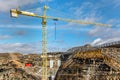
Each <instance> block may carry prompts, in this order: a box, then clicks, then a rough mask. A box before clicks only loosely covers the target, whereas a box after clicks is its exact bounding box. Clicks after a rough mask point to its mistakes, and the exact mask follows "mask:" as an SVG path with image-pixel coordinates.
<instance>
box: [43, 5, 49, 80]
mask: <svg viewBox="0 0 120 80" xmlns="http://www.w3.org/2000/svg"><path fill="white" fill-rule="evenodd" d="M46 9H47V6H44V12H43V18H42V80H47V64H48V61H47V27H46V23H47V22H46Z"/></svg>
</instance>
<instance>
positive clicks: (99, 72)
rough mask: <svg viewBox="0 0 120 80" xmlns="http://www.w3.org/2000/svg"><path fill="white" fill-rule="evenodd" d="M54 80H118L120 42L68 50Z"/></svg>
mask: <svg viewBox="0 0 120 80" xmlns="http://www.w3.org/2000/svg"><path fill="white" fill-rule="evenodd" d="M63 56H64V57H68V56H69V57H68V58H67V59H65V58H64V59H63V60H62V64H61V66H60V68H59V70H58V71H57V74H56V77H55V80H120V41H118V42H112V43H108V44H104V45H100V46H96V47H91V46H90V45H85V46H83V47H76V48H73V49H70V50H68V53H67V54H64V55H63Z"/></svg>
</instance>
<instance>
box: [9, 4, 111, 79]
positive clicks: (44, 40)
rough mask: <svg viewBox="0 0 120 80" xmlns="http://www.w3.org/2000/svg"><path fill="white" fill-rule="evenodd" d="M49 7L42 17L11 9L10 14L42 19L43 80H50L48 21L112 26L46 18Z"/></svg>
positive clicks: (45, 7)
mask: <svg viewBox="0 0 120 80" xmlns="http://www.w3.org/2000/svg"><path fill="white" fill-rule="evenodd" d="M47 8H48V7H47V6H46V5H45V6H44V13H43V15H42V16H40V15H37V14H34V13H31V12H26V11H20V10H17V9H11V10H10V13H11V16H12V17H15V18H17V17H18V14H21V15H26V16H31V17H37V18H41V19H42V80H48V75H47V66H48V61H47V27H46V23H47V21H46V20H47V19H52V20H62V21H66V22H73V23H78V24H89V25H95V26H105V27H110V26H111V25H108V24H101V23H95V22H85V21H80V20H72V19H64V18H56V17H51V16H46V10H47Z"/></svg>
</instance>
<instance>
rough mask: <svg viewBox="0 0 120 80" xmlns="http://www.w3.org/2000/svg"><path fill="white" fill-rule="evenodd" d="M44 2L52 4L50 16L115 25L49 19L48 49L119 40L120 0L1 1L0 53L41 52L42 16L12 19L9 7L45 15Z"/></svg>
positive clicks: (59, 49) (62, 49)
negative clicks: (95, 24)
mask: <svg viewBox="0 0 120 80" xmlns="http://www.w3.org/2000/svg"><path fill="white" fill-rule="evenodd" d="M44 5H47V6H48V7H49V8H48V9H47V16H52V17H58V18H64V19H72V20H82V21H85V22H99V23H104V24H110V25H112V27H109V28H108V27H103V26H94V25H83V24H77V23H71V22H66V21H60V20H58V21H54V20H51V19H47V29H48V30H47V31H48V52H54V51H66V50H68V49H70V48H72V47H76V46H83V45H85V44H91V45H92V46H96V45H101V44H104V43H108V42H113V41H119V40H120V35H119V34H120V0H0V53H6V52H19V53H24V54H27V53H41V48H42V43H41V42H42V25H41V19H40V18H35V17H28V16H23V15H19V16H18V18H12V17H11V16H10V9H19V10H21V11H28V12H33V13H35V14H38V15H42V14H43V6H44ZM55 28H56V29H55Z"/></svg>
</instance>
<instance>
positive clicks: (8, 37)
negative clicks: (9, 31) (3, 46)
mask: <svg viewBox="0 0 120 80" xmlns="http://www.w3.org/2000/svg"><path fill="white" fill-rule="evenodd" d="M11 37H12V36H10V35H0V40H4V39H10V38H11Z"/></svg>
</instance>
